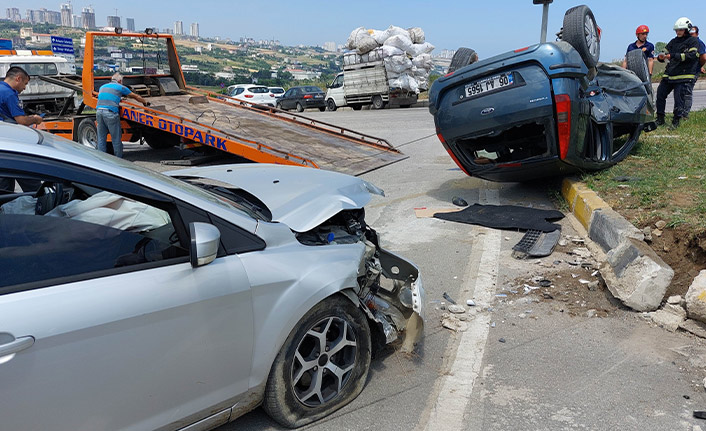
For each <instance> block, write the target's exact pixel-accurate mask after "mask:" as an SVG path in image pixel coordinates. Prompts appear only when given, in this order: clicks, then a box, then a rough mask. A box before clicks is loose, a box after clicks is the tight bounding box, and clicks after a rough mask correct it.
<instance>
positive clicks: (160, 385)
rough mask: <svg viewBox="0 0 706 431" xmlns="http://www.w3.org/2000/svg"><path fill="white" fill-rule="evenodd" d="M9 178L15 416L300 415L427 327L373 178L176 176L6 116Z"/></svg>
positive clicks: (7, 401) (55, 419)
mask: <svg viewBox="0 0 706 431" xmlns="http://www.w3.org/2000/svg"><path fill="white" fill-rule="evenodd" d="M0 177H4V178H12V179H15V180H17V185H18V187H15V184H14V183H13V184H12V186H10V187H9V188H7V189H6V190H2V191H0V193H2V194H0V268H2V277H0V423H1V425H0V428H2V429H7V430H48V429H51V430H53V431H59V430H71V431H75V430H100V429H106V430H117V429H124V430H151V429H160V430H174V429H189V430H194V429H211V428H214V427H216V426H219V425H221V424H224V423H226V422H228V421H232V420H234V419H235V418H237V417H238V416H240V415H242V414H244V413H246V412H248V411H250V410H252V409H253V408H255V407H256V406H258V405H260V404H262V406H263V407H264V409H265V410H266V411H267V413H268V414H269V415H270V416H271V417H272V418H274V419H275V420H276V421H277V422H279V423H280V424H282V425H285V426H287V427H298V426H302V425H305V424H307V423H310V422H312V421H315V420H317V419H320V418H322V417H323V416H326V415H328V414H330V413H331V412H333V411H335V410H336V409H338V408H340V407H342V406H344V405H345V404H346V403H348V402H350V401H351V400H352V399H354V398H355V397H356V396H357V395H358V394H359V393H360V392H361V391H362V389H363V386H364V384H365V381H366V377H367V375H368V368H369V366H370V358H371V351H373V350H374V349H375V347H376V346H381V345H384V344H387V343H397V344H396V347H397V348H400V349H403V350H407V351H410V350H412V349H413V348H414V344H415V343H416V342H417V341H418V340H419V338H420V337H421V335H422V333H423V318H424V290H423V288H422V279H421V276H420V274H419V270H418V269H417V267H416V266H415V265H414V264H413V263H411V262H409V261H407V260H405V259H403V258H401V257H399V256H397V255H395V254H393V253H390V252H388V251H386V250H384V249H382V248H381V247H380V244H379V239H378V236H377V234H376V232H375V231H374V230H373V229H372V228H371V227H370V226H368V225H367V224H366V223H365V220H364V210H363V206H364V205H365V204H366V203H367V202H369V200H370V199H371V194H382V191H381V190H379V189H378V188H376V187H375V186H373V185H372V184H370V183H367V182H365V181H363V180H361V179H359V178H355V177H351V176H347V175H343V174H338V173H333V172H327V171H320V170H315V169H308V168H296V167H288V166H274V165H262V164H250V165H221V166H211V167H203V168H192V169H185V170H179V171H175V172H170V173H169V176H167V175H163V174H160V173H156V172H153V171H150V170H147V169H143V168H140V167H139V166H137V165H135V164H133V163H130V162H127V161H124V160H121V159H117V158H115V157H113V156H109V155H106V154H103V153H100V152H98V151H95V150H91V149H88V148H85V147H82V146H80V145H78V144H76V143H73V142H70V141H67V140H65V139H63V138H59V137H55V136H53V135H50V134H47V133H44V132H38V131H36V130H34V129H30V128H28V127H21V126H15V125H9V124H4V123H0ZM7 182H10V183H12V181H6V183H7ZM19 186H21V187H22V188H21V187H19Z"/></svg>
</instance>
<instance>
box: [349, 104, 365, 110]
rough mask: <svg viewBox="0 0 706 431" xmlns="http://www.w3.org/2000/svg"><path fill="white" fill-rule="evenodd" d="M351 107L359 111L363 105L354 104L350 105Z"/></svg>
mask: <svg viewBox="0 0 706 431" xmlns="http://www.w3.org/2000/svg"><path fill="white" fill-rule="evenodd" d="M351 108H353V110H354V111H360V110H361V109H363V105H360V104H355V105H351Z"/></svg>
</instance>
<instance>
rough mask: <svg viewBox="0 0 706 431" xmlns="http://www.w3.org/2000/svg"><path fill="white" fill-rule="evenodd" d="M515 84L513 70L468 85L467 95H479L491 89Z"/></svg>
mask: <svg viewBox="0 0 706 431" xmlns="http://www.w3.org/2000/svg"><path fill="white" fill-rule="evenodd" d="M513 84H515V79H514V77H513V75H512V72H508V73H503V74H500V75H495V76H491V77H490V78H484V79H481V80H479V81H476V82H473V83H471V84H468V85H466V97H478V96H480V95H481V94H484V93H487V92H489V91H493V90H497V89H499V88H505V87H511V86H512V85H513Z"/></svg>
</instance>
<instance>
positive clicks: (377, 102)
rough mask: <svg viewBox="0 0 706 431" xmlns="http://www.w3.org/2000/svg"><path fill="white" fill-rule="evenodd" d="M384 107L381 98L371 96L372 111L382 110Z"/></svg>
mask: <svg viewBox="0 0 706 431" xmlns="http://www.w3.org/2000/svg"><path fill="white" fill-rule="evenodd" d="M384 107H385V102H383V100H382V97H380V96H373V108H374V109H382V108H384Z"/></svg>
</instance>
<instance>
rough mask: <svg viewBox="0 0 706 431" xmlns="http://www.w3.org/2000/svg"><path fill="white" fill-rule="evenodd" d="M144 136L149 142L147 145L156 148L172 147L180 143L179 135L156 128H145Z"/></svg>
mask: <svg viewBox="0 0 706 431" xmlns="http://www.w3.org/2000/svg"><path fill="white" fill-rule="evenodd" d="M142 137H143V138H144V139H145V142H147V145H149V146H150V148H152V149H154V150H161V149H164V148H171V147H173V146H175V145H178V144H179V137H178V136H177V135H173V134H171V133H168V132H163V131H161V130H156V129H148V128H145V129H143V130H142Z"/></svg>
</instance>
